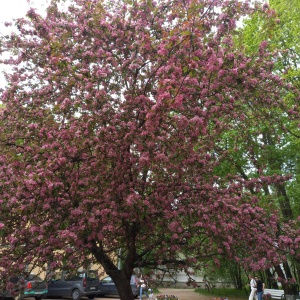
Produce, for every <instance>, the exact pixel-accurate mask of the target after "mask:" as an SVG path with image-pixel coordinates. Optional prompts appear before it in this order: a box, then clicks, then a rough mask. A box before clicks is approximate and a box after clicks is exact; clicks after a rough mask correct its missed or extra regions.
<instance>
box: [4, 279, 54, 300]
mask: <svg viewBox="0 0 300 300" xmlns="http://www.w3.org/2000/svg"><path fill="white" fill-rule="evenodd" d="M10 284H11V286H12V289H11V291H0V298H13V299H16V300H21V299H25V298H35V299H36V300H41V299H43V298H46V297H47V293H48V287H47V282H46V281H45V280H42V279H41V278H40V277H39V276H37V275H35V274H30V275H28V276H27V277H26V278H25V279H24V278H23V277H21V276H20V277H17V276H16V277H12V278H10Z"/></svg>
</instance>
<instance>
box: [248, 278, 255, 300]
mask: <svg viewBox="0 0 300 300" xmlns="http://www.w3.org/2000/svg"><path fill="white" fill-rule="evenodd" d="M249 279H250V295H249V300H255V298H256V297H255V293H256V281H255V278H254V276H253V275H249Z"/></svg>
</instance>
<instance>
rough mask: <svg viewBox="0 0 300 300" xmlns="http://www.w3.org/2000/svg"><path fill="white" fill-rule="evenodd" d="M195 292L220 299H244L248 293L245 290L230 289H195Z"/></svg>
mask: <svg viewBox="0 0 300 300" xmlns="http://www.w3.org/2000/svg"><path fill="white" fill-rule="evenodd" d="M195 291H196V292H197V293H199V294H201V295H205V296H211V297H222V298H224V297H228V298H232V297H234V298H241V299H245V296H247V295H248V293H247V292H246V291H245V290H238V289H232V288H213V289H211V290H210V291H209V290H207V289H200V288H197V289H196V290H195Z"/></svg>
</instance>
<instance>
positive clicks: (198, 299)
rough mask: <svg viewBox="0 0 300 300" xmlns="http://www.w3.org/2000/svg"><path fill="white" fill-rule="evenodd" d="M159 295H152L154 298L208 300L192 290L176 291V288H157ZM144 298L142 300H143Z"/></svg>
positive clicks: (207, 297) (208, 299)
mask: <svg viewBox="0 0 300 300" xmlns="http://www.w3.org/2000/svg"><path fill="white" fill-rule="evenodd" d="M159 291H160V293H158V294H156V293H155V294H154V298H155V296H157V295H174V296H177V297H178V298H179V300H210V297H209V296H204V295H201V294H198V293H195V292H194V289H176V288H159ZM145 299H146V298H145V296H144V297H143V300H145Z"/></svg>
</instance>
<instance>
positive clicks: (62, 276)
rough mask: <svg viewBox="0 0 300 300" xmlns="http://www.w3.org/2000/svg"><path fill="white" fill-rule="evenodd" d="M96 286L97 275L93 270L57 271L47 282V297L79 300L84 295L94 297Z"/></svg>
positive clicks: (97, 283)
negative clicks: (72, 272) (73, 272)
mask: <svg viewBox="0 0 300 300" xmlns="http://www.w3.org/2000/svg"><path fill="white" fill-rule="evenodd" d="M98 288H99V277H98V274H97V272H96V271H94V270H88V271H86V270H78V271H77V272H76V273H75V274H71V273H69V272H66V271H58V272H56V274H55V276H54V278H52V279H51V280H50V281H49V282H48V298H55V297H62V298H72V299H73V300H79V299H80V298H81V297H83V296H84V297H88V298H89V299H94V298H95V297H96V296H97V294H98Z"/></svg>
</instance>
